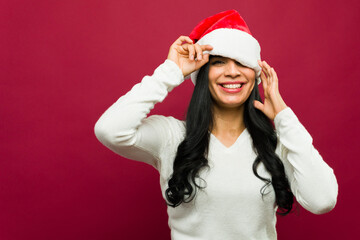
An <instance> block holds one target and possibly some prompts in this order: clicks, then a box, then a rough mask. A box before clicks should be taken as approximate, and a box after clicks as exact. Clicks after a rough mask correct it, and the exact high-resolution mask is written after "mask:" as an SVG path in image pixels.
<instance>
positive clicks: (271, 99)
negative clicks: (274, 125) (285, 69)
mask: <svg viewBox="0 0 360 240" xmlns="http://www.w3.org/2000/svg"><path fill="white" fill-rule="evenodd" d="M258 63H259V65H260V67H261V68H262V71H261V74H260V78H261V82H262V84H263V89H264V97H265V99H264V103H261V102H260V101H257V100H255V101H254V107H255V108H257V109H259V110H260V111H262V112H263V113H264V114H265V115H266V116H267V117H268V118H270V119H271V120H274V118H275V116H276V115H277V114H278V113H279V112H281V111H282V110H284V109H285V108H286V107H287V106H286V104H285V102H284V100H283V99H282V97H281V96H280V92H279V84H278V82H279V81H278V78H277V75H276V72H275V70H274V68H272V67H270V66H269V64H267V62H265V61H260V60H258Z"/></svg>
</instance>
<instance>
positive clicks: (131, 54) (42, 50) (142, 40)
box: [0, 0, 360, 240]
mask: <svg viewBox="0 0 360 240" xmlns="http://www.w3.org/2000/svg"><path fill="white" fill-rule="evenodd" d="M228 9H236V10H238V11H239V12H240V14H241V15H242V16H243V17H244V18H245V21H246V22H247V23H248V25H249V27H250V30H251V32H252V34H253V35H254V37H255V38H257V39H258V41H259V42H260V45H261V48H262V52H261V54H262V59H263V60H266V61H267V62H268V63H269V64H270V65H271V66H273V67H274V68H275V70H276V72H277V74H278V77H279V87H280V93H281V94H282V96H283V98H284V100H285V102H286V103H287V105H288V106H290V107H291V108H292V109H293V110H294V112H295V113H296V115H297V116H298V117H299V119H300V121H301V122H302V123H303V125H304V126H305V127H306V128H307V129H308V131H309V132H310V133H311V135H312V136H313V139H314V146H315V147H316V148H317V149H318V150H319V152H320V154H321V155H322V156H323V158H324V159H325V161H326V162H327V163H328V164H329V165H330V166H331V167H332V168H333V169H334V171H335V174H336V176H337V179H338V183H339V197H338V203H337V206H336V208H335V209H334V210H333V211H332V212H330V213H328V214H325V215H314V214H311V213H309V212H307V211H306V210H304V209H302V208H301V209H300V213H299V215H296V214H292V215H289V216H286V217H285V218H281V217H278V223H277V230H278V237H279V239H280V240H284V239H293V240H297V239H340V238H341V239H353V236H356V235H358V232H357V231H358V228H357V224H356V222H358V215H359V210H358V208H357V201H358V199H359V197H360V194H359V191H358V189H359V174H358V172H359V165H360V164H359V161H358V158H359V153H360V151H359V140H358V139H359V127H358V123H359V122H358V119H359V117H360V116H359V115H360V114H359V106H358V105H359V86H360V84H359V77H360V74H359V70H358V69H359V63H360V61H359V52H360V51H359V50H360V49H359V48H360V47H359V40H360V34H359V24H358V23H359V22H360V17H359V10H360V5H359V1H357V0H352V1H328V0H327V1H326V0H318V1H313V0H303V1H286V0H281V1H280V0H276V1H270V0H268V1H250V0H248V1H239V0H232V1H230V0H229V1H226V0H223V1H211V0H207V1H191V2H184V1H182V2H179V1H166V0H161V1H160V0H159V1H142V2H141V1H115V0H113V1H110V0H106V1H105V0H102V1H101V0H97V1H95V0H87V1H85V0H84V1H74V0H72V1H69V0H63V1H50V0H46V1H45V0H41V1H40V0H38V1H25V0H11V1H10V0H7V1H6V0H5V1H1V2H0V36H1V37H0V101H1V104H0V143H1V144H0V239H1V240H18V239H31V240H32V239H37V240H42V239H53V240H57V239H67V240H72V239H87V240H92V239H94V240H95V239H96V240H110V239H136V240H137V239H148V240H151V239H157V240H168V239H170V231H169V228H168V226H167V213H166V205H165V201H164V200H163V199H162V197H161V192H160V185H159V176H158V173H157V172H156V170H155V169H153V168H152V167H151V166H148V165H145V164H143V163H138V162H135V161H130V160H126V159H123V158H121V157H120V156H118V155H116V154H114V153H113V152H111V151H110V150H108V149H106V148H105V147H104V146H103V145H101V144H100V142H98V140H97V139H96V137H95V135H94V132H93V128H94V125H95V122H96V121H97V119H98V118H99V117H100V115H101V114H102V113H103V112H104V111H105V110H106V109H107V108H108V107H109V106H110V105H111V104H112V103H113V102H115V101H116V100H117V99H118V98H119V97H120V96H122V95H123V94H125V93H126V92H127V91H129V90H130V88H131V87H132V86H133V85H134V84H136V83H138V82H140V81H141V79H142V77H143V76H145V75H151V74H152V73H153V71H154V69H155V68H156V67H157V66H158V65H160V64H161V63H162V62H163V61H165V59H166V57H167V53H168V49H169V47H170V45H171V44H172V42H173V41H175V39H177V38H178V36H180V35H188V34H189V33H190V31H191V30H192V28H193V27H194V26H195V25H196V24H197V23H198V22H199V21H200V20H202V19H203V18H205V17H207V16H210V15H213V14H215V13H217V12H220V11H224V10H228ZM192 89H193V86H192V83H191V82H190V81H187V82H185V83H183V84H182V85H180V86H179V87H177V88H175V89H174V90H173V91H172V92H171V93H170V94H169V96H168V97H167V98H166V99H165V101H164V102H163V103H161V104H157V105H156V106H155V109H154V110H153V111H152V112H151V114H163V115H172V116H174V117H177V118H182V117H183V115H184V112H185V110H186V107H187V104H188V102H189V100H190V96H191V92H192ZM261 89H262V88H261Z"/></svg>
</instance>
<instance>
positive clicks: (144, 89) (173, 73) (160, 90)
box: [94, 59, 184, 170]
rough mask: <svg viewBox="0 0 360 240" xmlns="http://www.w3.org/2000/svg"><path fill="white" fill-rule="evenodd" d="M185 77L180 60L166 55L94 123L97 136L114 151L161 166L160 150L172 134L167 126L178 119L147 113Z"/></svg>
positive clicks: (126, 156)
mask: <svg viewBox="0 0 360 240" xmlns="http://www.w3.org/2000/svg"><path fill="white" fill-rule="evenodd" d="M183 81H184V76H183V74H182V72H181V70H180V68H179V67H178V66H177V64H176V63H175V62H173V61H171V60H169V59H166V60H165V62H164V63H162V64H161V65H160V66H158V67H157V68H156V69H155V71H154V73H153V75H152V76H145V77H144V78H143V79H142V81H141V82H140V83H138V84H136V85H134V86H133V87H132V89H131V90H130V91H129V92H127V93H126V94H125V95H123V96H122V97H120V98H119V99H118V100H117V101H116V102H115V103H114V104H112V105H111V106H110V107H109V108H108V109H107V110H106V111H105V112H104V113H103V114H102V115H101V117H100V118H99V119H98V121H97V122H96V124H95V127H94V133H95V135H96V137H97V139H98V140H99V141H100V142H101V143H102V144H103V145H105V146H106V147H107V148H109V149H110V150H112V151H113V152H115V153H117V154H119V155H121V156H123V157H125V158H128V159H132V160H136V161H141V162H145V163H147V164H150V165H152V166H153V167H155V168H156V169H158V170H159V164H160V153H161V150H162V148H163V147H164V146H165V144H166V141H167V138H168V137H169V134H168V133H169V129H168V128H171V127H173V126H174V124H176V123H177V122H179V121H178V120H177V121H175V119H174V118H173V117H164V116H159V115H153V116H150V117H147V115H148V114H149V112H150V110H151V109H153V108H154V105H155V104H156V103H158V102H162V101H163V100H164V98H165V97H166V96H167V94H168V93H169V92H170V91H172V89H173V88H174V87H176V86H178V85H180V84H181V83H182V82H183Z"/></svg>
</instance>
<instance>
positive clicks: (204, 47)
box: [200, 45, 213, 51]
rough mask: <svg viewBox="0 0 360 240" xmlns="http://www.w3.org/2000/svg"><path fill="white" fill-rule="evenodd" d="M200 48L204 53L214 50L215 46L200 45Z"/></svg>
mask: <svg viewBox="0 0 360 240" xmlns="http://www.w3.org/2000/svg"><path fill="white" fill-rule="evenodd" d="M200 47H201V50H203V51H210V50H212V49H213V46H211V45H200Z"/></svg>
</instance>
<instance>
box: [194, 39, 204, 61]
mask: <svg viewBox="0 0 360 240" xmlns="http://www.w3.org/2000/svg"><path fill="white" fill-rule="evenodd" d="M194 47H195V51H196V57H197V60H198V61H201V60H202V49H201V47H200V45H199V44H197V43H196V44H194Z"/></svg>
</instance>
